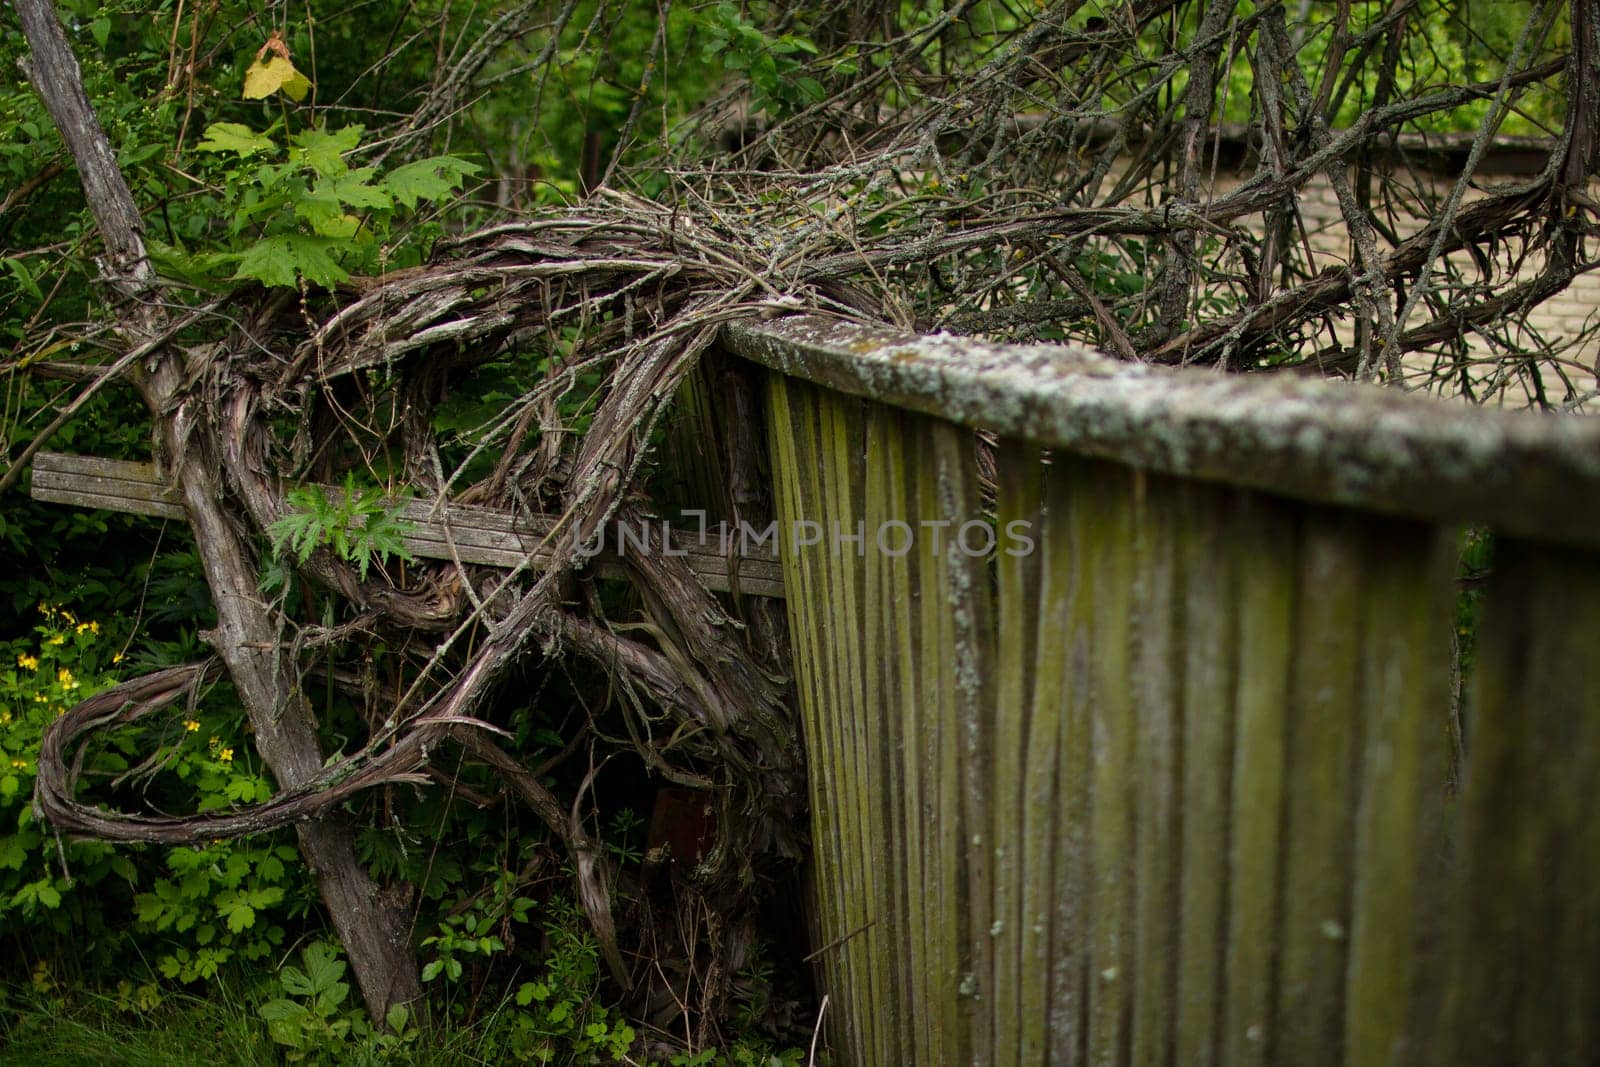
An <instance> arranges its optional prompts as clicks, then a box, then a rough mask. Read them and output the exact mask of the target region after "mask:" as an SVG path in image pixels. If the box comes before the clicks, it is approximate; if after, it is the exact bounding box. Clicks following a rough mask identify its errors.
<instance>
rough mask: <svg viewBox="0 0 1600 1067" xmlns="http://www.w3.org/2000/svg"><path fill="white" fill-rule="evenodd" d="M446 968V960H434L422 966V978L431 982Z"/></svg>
mask: <svg viewBox="0 0 1600 1067" xmlns="http://www.w3.org/2000/svg"><path fill="white" fill-rule="evenodd" d="M442 970H444V960H433V961H431V962H430V963H428V964H427V965H426V966H425V967H423V968H422V980H423V981H424V982H431V981H433V980H434V979H435V978H437V977H439V972H440V971H442Z"/></svg>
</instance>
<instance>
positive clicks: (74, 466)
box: [32, 452, 783, 598]
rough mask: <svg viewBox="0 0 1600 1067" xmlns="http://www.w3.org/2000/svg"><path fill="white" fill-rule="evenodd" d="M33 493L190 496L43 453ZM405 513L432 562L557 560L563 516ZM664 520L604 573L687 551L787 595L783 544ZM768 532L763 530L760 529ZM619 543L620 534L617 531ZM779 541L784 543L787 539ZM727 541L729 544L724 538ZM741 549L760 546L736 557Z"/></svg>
mask: <svg viewBox="0 0 1600 1067" xmlns="http://www.w3.org/2000/svg"><path fill="white" fill-rule="evenodd" d="M320 488H321V489H322V491H323V492H324V493H325V494H326V495H327V496H328V498H329V499H330V500H340V499H342V494H343V491H342V490H341V489H340V488H338V487H337V486H321V487H320ZM32 492H33V497H34V499H36V500H41V501H46V502H50V503H58V504H70V505H72V506H75V507H89V508H100V509H103V510H106V511H117V512H123V513H130V514H135V515H148V516H152V517H155V518H165V519H182V518H184V517H185V512H184V510H183V504H182V501H181V500H180V499H179V497H178V495H177V493H176V492H175V491H174V490H172V489H171V488H170V487H168V486H166V485H165V484H164V483H163V482H162V481H161V479H160V476H159V475H158V474H157V473H156V470H155V468H154V467H153V466H152V465H150V464H148V463H135V462H129V461H126V460H107V459H100V458H98V457H95V456H71V455H66V454H63V453H59V452H41V453H40V454H39V455H37V456H35V457H34V467H33V489H32ZM397 512H398V515H399V517H400V518H401V519H402V520H403V521H405V522H407V523H409V524H411V525H412V527H413V528H412V529H411V530H410V531H408V532H407V533H406V534H405V535H404V536H403V537H402V538H401V540H402V542H403V543H404V544H405V546H406V548H407V549H408V550H409V551H410V552H412V553H413V554H414V555H417V556H421V557H423V558H425V559H443V560H452V559H455V560H460V561H461V562H462V563H474V564H482V565H485V566H491V567H506V568H512V567H517V566H520V565H521V564H522V563H523V562H524V561H526V560H528V559H529V558H530V557H531V558H532V560H533V562H534V564H535V565H541V564H543V563H545V562H547V561H548V560H549V558H550V552H549V546H548V545H547V544H546V542H547V540H548V538H549V535H550V531H551V530H553V529H555V528H556V522H557V519H556V517H554V516H548V515H528V516H517V515H513V514H511V513H510V512H506V511H500V510H497V509H494V508H485V507H477V506H474V505H468V504H447V505H445V506H443V507H439V506H437V505H436V504H435V503H434V502H430V501H425V500H414V499H413V500H403V501H401V502H400V503H399V506H398V508H397ZM662 529H663V527H662V526H660V525H654V526H652V527H651V528H650V529H649V530H648V532H644V534H643V536H644V537H645V538H646V539H647V544H646V545H644V546H640V545H639V544H638V540H639V538H637V537H635V538H634V539H631V540H629V541H626V542H625V543H624V544H622V545H620V546H619V545H616V544H614V543H613V544H611V546H610V547H611V549H612V551H611V552H610V553H609V554H607V555H604V556H601V557H599V558H597V560H596V563H597V565H598V566H599V567H600V569H601V571H602V573H605V574H606V575H608V576H613V575H617V574H622V573H624V572H625V568H626V564H625V562H623V561H619V560H618V559H616V558H614V557H615V556H616V555H617V554H618V552H619V550H620V552H621V553H624V554H625V553H626V552H628V551H666V552H670V553H672V554H678V553H683V554H684V559H685V562H686V563H687V565H688V566H689V568H690V569H691V570H693V571H694V572H695V574H696V575H698V576H699V578H700V580H701V581H703V582H704V583H705V584H706V587H707V588H709V589H713V590H716V591H718V592H727V591H728V590H729V589H730V588H731V584H732V583H731V580H730V568H731V571H732V574H734V575H736V576H737V578H738V583H739V588H740V590H741V591H742V592H745V593H749V594H751V595H754V596H765V597H773V598H781V597H782V596H783V569H782V567H781V566H780V565H779V563H778V562H777V558H776V553H777V543H776V542H773V543H771V545H770V547H769V546H768V544H766V543H762V544H759V545H758V544H757V543H756V542H757V537H756V536H754V535H752V536H747V537H744V538H743V539H742V543H741V538H740V537H739V531H731V532H727V533H719V531H717V530H715V529H714V528H713V529H708V530H706V531H705V535H704V536H703V537H702V536H700V531H699V529H698V528H697V527H696V528H692V529H687V530H686V529H683V528H681V527H676V526H674V527H672V529H671V531H670V534H669V535H668V536H667V537H666V538H665V539H663V538H662ZM760 532H761V531H757V533H758V534H759V533H760ZM611 536H612V539H613V541H614V540H615V533H614V532H612V535H611ZM776 540H777V541H782V540H783V538H782V537H779V538H777V539H776ZM724 541H726V544H724V543H723V542H724ZM734 548H746V549H753V551H752V552H751V553H750V554H736V553H734V552H733V551H732V549H734Z"/></svg>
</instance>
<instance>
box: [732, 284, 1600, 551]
mask: <svg viewBox="0 0 1600 1067" xmlns="http://www.w3.org/2000/svg"><path fill="white" fill-rule="evenodd" d="M722 343H723V344H724V345H725V346H727V347H728V348H729V349H730V350H732V351H733V352H734V353H736V354H738V355H740V356H743V357H744V358H746V359H749V360H753V361H754V362H757V363H760V364H762V365H764V366H767V367H771V368H772V369H774V370H777V371H780V372H782V373H784V374H787V375H790V376H793V377H797V378H804V379H806V380H808V381H813V382H816V383H818V384H819V385H823V386H826V387H827V388H830V389H833V390H836V391H838V392H841V393H847V394H849V395H852V396H862V397H867V398H869V399H872V400H877V401H879V402H880V403H885V404H894V405H896V406H898V407H903V408H906V409H907V410H910V411H917V412H921V413H923V414H927V415H933V416H937V417H939V418H943V419H948V420H950V421H951V422H955V423H959V424H961V425H963V426H971V427H974V428H977V429H984V430H990V431H993V432H995V433H998V434H1001V435H1003V436H1007V437H1017V438H1022V439H1025V440H1029V441H1033V442H1034V443H1036V444H1040V445H1046V446H1049V447H1051V448H1060V449H1063V450H1067V451H1070V452H1072V453H1073V454H1075V455H1080V456H1093V457H1096V458H1100V459H1106V460H1113V461H1116V462H1118V463H1125V464H1127V465H1129V466H1132V467H1137V468H1140V469H1143V470H1148V471H1150V472H1151V473H1158V474H1171V475H1175V476H1179V477H1185V478H1200V479H1206V480H1210V481H1216V482H1221V483H1223V484H1227V485H1235V486H1240V487H1244V488H1249V489H1256V490H1260V491H1262V492H1269V493H1275V494H1278V495H1280V496H1284V497H1290V498H1294V499H1300V500H1309V501H1314V502H1317V503H1323V504H1339V505H1343V506H1346V507H1355V508H1361V509H1363V510H1367V511H1376V512H1380V513H1384V514H1393V515H1399V516H1404V517H1408V518H1418V519H1427V520H1455V519H1468V520H1481V521H1487V522H1491V523H1493V524H1494V525H1495V526H1496V527H1497V528H1499V529H1503V530H1506V531H1508V532H1511V533H1515V534H1518V535H1520V536H1526V537H1533V538H1537V539H1539V540H1541V541H1564V542H1569V543H1572V544H1576V545H1583V546H1587V547H1591V548H1593V547H1600V420H1597V419H1553V418H1549V417H1547V416H1544V415H1538V414H1534V413H1532V412H1511V411H1495V410H1489V409H1484V408H1470V407H1467V406H1466V405H1461V404H1451V403H1444V402H1442V401H1439V400H1436V399H1434V398H1431V397H1421V396H1417V395H1415V394H1410V393H1406V392H1404V391H1401V390H1396V389H1380V388H1377V387H1374V386H1351V385H1349V384H1346V383H1335V382H1330V381H1322V380H1319V379H1315V378H1308V377H1304V376H1301V375H1266V374H1261V375H1257V374H1216V373H1213V372H1211V371H1209V370H1201V369H1199V368H1184V369H1178V368H1168V367H1158V366H1152V365H1150V364H1145V363H1125V362H1122V361H1119V360H1114V359H1109V358H1107V357H1105V356H1102V355H1099V354H1098V353H1094V352H1090V351H1087V350H1085V349H1082V348H1074V347H1070V346H1067V345H1042V344H1038V345H1004V344H993V343H987V342H983V341H978V340H975V339H972V338H967V337H951V336H948V335H940V336H918V335H915V334H906V333H903V332H900V331H896V330H893V329H890V328H888V327H882V326H865V325H861V324H858V323H851V322H841V321H839V320H836V319H825V318H821V317H818V316H804V315H799V316H793V317H790V318H786V319H779V320H776V321H755V320H748V321H743V322H736V323H732V324H730V325H728V326H726V327H724V329H723V332H722Z"/></svg>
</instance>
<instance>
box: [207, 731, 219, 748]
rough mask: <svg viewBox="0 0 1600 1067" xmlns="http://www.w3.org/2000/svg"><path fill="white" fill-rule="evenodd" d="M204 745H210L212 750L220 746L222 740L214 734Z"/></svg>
mask: <svg viewBox="0 0 1600 1067" xmlns="http://www.w3.org/2000/svg"><path fill="white" fill-rule="evenodd" d="M206 744H208V745H210V746H211V747H212V748H216V747H217V746H218V745H220V744H222V738H220V737H218V736H217V735H216V734H212V735H211V740H209V741H207V742H206Z"/></svg>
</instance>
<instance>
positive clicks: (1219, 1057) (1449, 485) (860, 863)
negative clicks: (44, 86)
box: [724, 319, 1600, 1065]
mask: <svg viewBox="0 0 1600 1067" xmlns="http://www.w3.org/2000/svg"><path fill="white" fill-rule="evenodd" d="M724 346H725V347H726V348H727V349H729V350H731V351H732V352H733V353H735V354H737V355H740V356H743V357H745V358H747V359H751V360H754V361H756V362H758V363H760V364H762V365H764V366H765V367H767V368H770V370H771V371H772V373H771V374H770V375H769V387H768V405H767V413H766V433H767V437H768V443H769V449H770V454H771V464H772V474H773V481H774V488H775V495H776V502H777V510H778V513H779V519H780V524H781V526H782V527H784V528H787V529H793V528H794V524H796V523H801V522H806V523H812V524H815V526H814V527H812V528H811V529H813V531H815V530H818V529H820V530H823V531H826V533H825V534H824V535H823V536H821V537H820V538H816V537H815V535H814V533H813V536H811V537H805V538H797V537H793V536H791V537H786V538H785V539H784V541H783V548H784V560H783V563H784V575H785V578H784V580H785V585H786V588H787V593H788V596H787V600H786V604H787V610H788V613H789V620H790V630H791V634H790V636H791V641H792V645H793V653H794V670H795V676H796V680H797V689H798V697H799V704H800V709H801V713H802V724H803V731H804V736H805V744H806V749H807V757H808V761H809V767H810V774H811V800H812V827H813V835H814V841H815V859H814V864H813V878H812V889H813V893H814V908H813V912H814V916H815V930H814V931H813V936H814V938H815V939H816V943H817V944H818V945H822V946H827V947H826V949H825V950H824V951H823V952H822V954H821V957H820V966H821V976H822V984H823V988H824V990H825V991H826V992H827V993H828V994H829V998H830V1009H829V1011H830V1014H829V1021H830V1030H831V1036H832V1039H833V1042H834V1047H835V1048H836V1049H837V1050H838V1051H839V1053H840V1056H841V1059H842V1062H845V1063H860V1064H878V1065H897V1064H918V1065H923V1064H928V1065H937V1064H968V1063H973V1064H1006V1065H1010V1064H1030V1065H1031V1064H1044V1063H1050V1064H1080V1063H1081V1064H1089V1063H1093V1064H1171V1065H1190V1064H1200V1065H1205V1064H1226V1065H1233V1064H1252V1063H1258V1064H1269V1063H1280V1064H1295V1065H1300V1064H1313V1065H1314V1064H1352V1065H1357V1064H1359V1065H1369V1064H1370V1065H1377V1064H1395V1065H1400V1064H1407V1065H1409V1064H1441V1065H1443V1064H1513V1063H1515V1064H1557V1063H1579V1062H1595V1061H1596V1057H1597V1055H1600V1051H1597V1050H1600V820H1597V819H1596V818H1595V813H1594V811H1593V808H1594V805H1595V796H1596V791H1597V787H1600V656H1597V655H1596V654H1595V652H1594V646H1595V644H1596V642H1597V641H1600V553H1597V551H1596V550H1597V549H1600V423H1597V422H1592V421H1591V422H1584V421H1579V420H1557V419H1545V418H1539V417H1536V416H1532V415H1509V414H1499V413H1493V412H1483V411H1465V410H1459V409H1455V408H1449V407H1444V406H1442V405H1434V404H1432V403H1429V402H1427V401H1424V400H1420V399H1416V398H1408V397H1404V396H1398V395H1395V394H1393V393H1390V392H1380V391H1378V390H1375V389H1358V388H1347V387H1341V386H1338V385H1333V384H1329V383H1321V382H1311V381H1306V380H1303V379H1300V380H1281V379H1237V378H1225V377H1220V376H1217V375H1214V374H1212V373H1210V372H1183V371H1178V372H1172V371H1158V370H1154V369H1149V368H1142V367H1129V366H1126V365H1121V364H1114V363H1111V362H1110V361H1106V360H1103V359H1100V358H1098V357H1094V356H1091V355H1087V354H1082V353H1073V352H1070V351H1068V350H1064V349H1054V348H1050V347H1046V346H1037V347H1025V348H1021V347H1019V348H996V347H992V346H982V345H976V344H972V343H970V342H961V341H955V340H947V339H929V338H921V339H918V338H905V337H901V336H894V335H889V334H886V333H884V332H882V331H875V330H862V329H859V328H855V327H843V326H834V325H829V324H826V323H822V322H818V321H817V320H808V319H799V320H787V321H784V322H780V323H767V324H762V325H759V326H749V327H736V328H732V329H729V330H728V331H727V332H726V333H725V336H724ZM974 430H983V431H988V432H989V433H990V434H991V435H992V437H994V438H997V439H998V445H997V448H998V463H997V470H998V472H999V475H998V484H997V485H995V486H988V487H986V486H985V485H983V484H982V480H981V479H980V477H979V466H978V464H977V453H978V448H977V440H976V437H975V434H974ZM1467 520H1474V521H1481V522H1486V523H1488V524H1489V526H1490V527H1491V528H1492V529H1493V530H1494V531H1495V535H1496V542H1495V558H1494V564H1493V569H1492V573H1491V575H1490V577H1489V578H1488V579H1487V588H1486V590H1485V592H1484V598H1483V602H1482V608H1481V611H1482V616H1481V624H1480V625H1478V626H1477V627H1476V630H1475V667H1474V670H1473V672H1472V675H1471V677H1470V678H1469V679H1468V680H1467V681H1468V684H1467V689H1468V691H1469V693H1470V698H1469V699H1468V701H1467V703H1466V707H1465V709H1464V712H1461V713H1460V714H1459V715H1458V709H1457V707H1456V702H1455V699H1454V694H1455V693H1456V692H1457V679H1455V678H1454V677H1453V674H1452V672H1453V664H1454V662H1455V657H1454V655H1453V647H1454V646H1453V640H1454V639H1455V636H1456V633H1455V631H1456V630H1457V628H1458V626H1459V625H1460V622H1461V621H1460V620H1459V619H1458V600H1457V589H1456V565H1457V550H1458V545H1459V534H1460V529H1461V524H1462V523H1463V522H1464V521H1467ZM1014 524H1018V525H1014ZM885 531H887V533H885ZM985 531H987V536H986V534H985ZM1012 531H1014V532H1017V533H1019V534H1025V536H1026V541H1027V544H1026V545H1024V543H1023V540H1022V539H1020V538H1012V537H1008V532H1012ZM908 532H910V533H912V534H914V536H912V537H909V538H908V537H907V533H908ZM963 533H965V535H966V538H967V539H966V541H965V542H963V541H962V539H961V538H962V535H963ZM857 534H859V535H860V539H859V540H855V539H852V538H853V537H854V536H855V535H857ZM940 535H942V536H940ZM812 541H814V543H807V542H812ZM990 543H992V544H993V546H994V548H993V551H992V552H987V553H986V552H984V551H981V550H982V549H983V548H984V547H985V546H986V545H988V544H990ZM1024 549H1026V550H1024ZM1462 718H1464V725H1463V723H1462Z"/></svg>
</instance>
